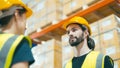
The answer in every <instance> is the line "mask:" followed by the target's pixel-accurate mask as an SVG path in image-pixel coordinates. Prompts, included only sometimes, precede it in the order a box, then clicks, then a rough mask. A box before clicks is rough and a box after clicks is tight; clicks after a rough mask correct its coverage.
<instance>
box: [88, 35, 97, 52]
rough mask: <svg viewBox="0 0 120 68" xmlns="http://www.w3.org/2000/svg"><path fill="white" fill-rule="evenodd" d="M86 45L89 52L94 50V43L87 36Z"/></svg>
mask: <svg viewBox="0 0 120 68" xmlns="http://www.w3.org/2000/svg"><path fill="white" fill-rule="evenodd" d="M87 44H88V47H89V48H90V49H91V50H94V48H95V42H94V40H93V39H92V38H90V37H89V36H88V38H87Z"/></svg>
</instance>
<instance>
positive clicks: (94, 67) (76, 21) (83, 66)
mask: <svg viewBox="0 0 120 68" xmlns="http://www.w3.org/2000/svg"><path fill="white" fill-rule="evenodd" d="M63 27H64V29H66V31H67V34H68V35H69V43H70V45H71V46H72V47H75V49H76V51H75V52H76V55H75V56H74V57H73V58H72V59H71V60H70V61H69V62H68V63H67V64H66V65H65V68H113V67H114V63H113V60H112V59H111V58H110V57H109V56H107V55H103V54H101V53H100V52H97V51H94V48H95V43H94V40H93V39H92V38H90V35H91V29H90V26H89V24H88V22H87V20H85V19H84V18H83V17H77V16H76V17H73V18H72V19H70V20H69V21H68V22H66V23H64V24H63Z"/></svg>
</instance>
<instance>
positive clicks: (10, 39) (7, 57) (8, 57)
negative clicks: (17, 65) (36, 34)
mask: <svg viewBox="0 0 120 68" xmlns="http://www.w3.org/2000/svg"><path fill="white" fill-rule="evenodd" d="M1 37H4V38H6V39H5V40H6V41H4V44H3V45H1V47H0V48H1V50H0V60H1V59H2V61H0V67H1V66H2V67H1V68H9V66H10V65H11V62H12V59H13V55H14V52H15V49H16V47H17V46H18V44H19V43H20V42H21V40H22V39H23V38H26V39H27V40H28V41H29V43H30V46H31V41H30V39H29V38H28V37H25V36H23V35H12V34H2V36H1ZM3 57H4V59H3Z"/></svg>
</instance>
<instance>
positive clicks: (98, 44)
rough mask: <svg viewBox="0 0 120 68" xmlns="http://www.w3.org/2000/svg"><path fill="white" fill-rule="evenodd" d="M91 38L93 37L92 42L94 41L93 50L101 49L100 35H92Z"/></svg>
mask: <svg viewBox="0 0 120 68" xmlns="http://www.w3.org/2000/svg"><path fill="white" fill-rule="evenodd" d="M92 39H93V40H94V42H95V50H96V51H101V47H100V36H99V35H97V36H94V37H92Z"/></svg>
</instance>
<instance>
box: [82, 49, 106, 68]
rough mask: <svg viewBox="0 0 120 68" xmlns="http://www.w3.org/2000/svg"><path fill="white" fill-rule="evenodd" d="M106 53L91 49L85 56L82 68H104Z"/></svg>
mask: <svg viewBox="0 0 120 68" xmlns="http://www.w3.org/2000/svg"><path fill="white" fill-rule="evenodd" d="M104 57H105V56H104V55H103V54H101V53H100V52H97V51H91V52H90V53H89V54H88V55H87V56H86V58H85V60H84V62H83V65H82V68H104Z"/></svg>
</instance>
